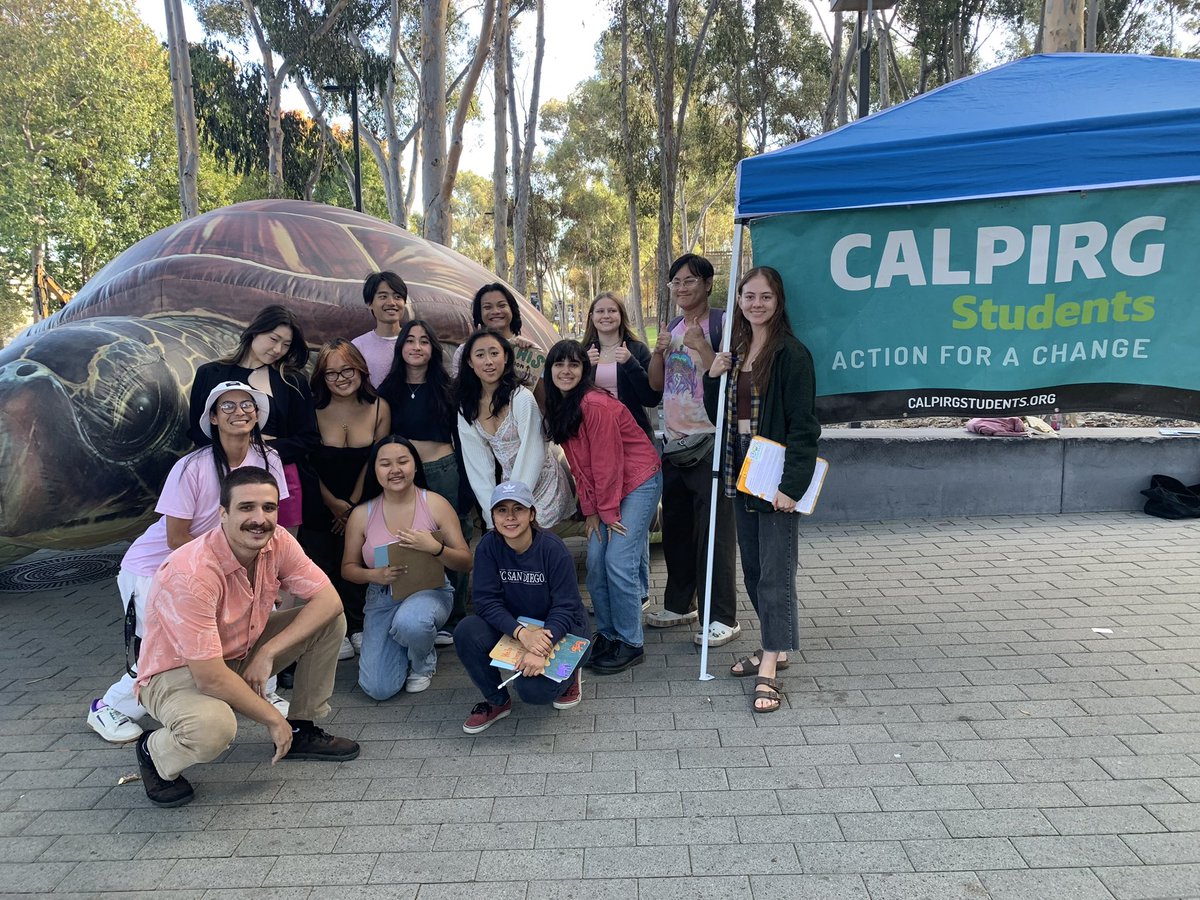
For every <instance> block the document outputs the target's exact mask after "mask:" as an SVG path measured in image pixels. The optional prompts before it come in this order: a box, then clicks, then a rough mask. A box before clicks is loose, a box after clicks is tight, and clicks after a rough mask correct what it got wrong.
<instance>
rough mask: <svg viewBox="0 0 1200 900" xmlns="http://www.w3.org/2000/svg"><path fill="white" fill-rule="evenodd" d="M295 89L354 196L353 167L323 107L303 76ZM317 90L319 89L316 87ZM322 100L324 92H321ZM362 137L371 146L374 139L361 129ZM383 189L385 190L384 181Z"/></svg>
mask: <svg viewBox="0 0 1200 900" xmlns="http://www.w3.org/2000/svg"><path fill="white" fill-rule="evenodd" d="M296 90H298V91H299V92H300V96H301V97H303V98H304V105H305V106H307V107H308V114H309V116H311V117H312V120H313V121H314V122H315V123H316V124H317V127H318V128H320V129H321V134H322V136H323V137H324V138H325V143H326V145H327V146H328V147H329V148H330V149H331V150H332V151H333V158H334V161H335V162H337V165H338V168H339V169H340V170H341V173H342V177H343V178H345V179H346V190H347V191H348V192H349V194H350V196H351V197H353V196H354V167H353V166H352V165H351V164H350V160H348V159H346V154H345V153H343V152H342V145H341V144H339V143H338V140H337V137H336V136H335V135H334V133H333V129H332V128H331V127H330V126H329V121H328V120H327V119H326V118H325V112H324V109H323V107H321V106H318V105H317V101H316V98H314V97H313V93H312V89H311V88H309V86H308V84H307V82H305V80H304V79H303V78H297V79H296ZM318 92H320V89H319V88H318ZM322 100H324V94H322ZM363 137H365V138H367V146H368V147H369V148H370V147H371V142H372V140H373V139H374V135H372V134H371V133H370V132H369V131H363ZM372 149H373V148H372ZM384 181H385V188H384V189H385V190H386V181H387V179H386V178H385V179H384Z"/></svg>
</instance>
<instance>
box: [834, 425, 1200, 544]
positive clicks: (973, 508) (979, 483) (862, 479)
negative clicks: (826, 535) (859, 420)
mask: <svg viewBox="0 0 1200 900" xmlns="http://www.w3.org/2000/svg"><path fill="white" fill-rule="evenodd" d="M821 455H822V456H823V457H825V458H826V459H828V460H829V475H828V477H827V479H826V482H825V487H824V489H823V491H822V493H821V499H820V502H819V503H818V508H817V511H816V513H814V515H813V517H812V518H813V519H814V520H816V521H822V522H839V521H862V520H878V519H910V518H918V517H931V516H934V517H936V516H994V515H1029V514H1038V513H1073V512H1105V511H1111V510H1124V509H1128V510H1140V509H1141V508H1142V505H1143V503H1144V502H1145V498H1144V497H1143V496H1142V495H1141V494H1140V493H1138V492H1139V491H1141V490H1142V489H1143V488H1145V487H1148V486H1149V484H1150V476H1151V475H1154V474H1156V473H1162V474H1164V475H1173V476H1175V477H1176V478H1178V479H1180V480H1181V481H1183V482H1184V483H1185V484H1195V483H1197V482H1200V438H1197V437H1164V436H1162V435H1160V434H1159V433H1158V429H1155V428H1066V429H1063V430H1062V431H1061V432H1059V436H1058V437H1050V436H1046V437H1026V438H1004V437H981V436H980V435H974V434H968V433H967V432H966V431H962V430H957V429H949V428H861V429H859V428H854V429H849V428H836V429H827V430H826V431H825V433H824V434H823V435H822V437H821Z"/></svg>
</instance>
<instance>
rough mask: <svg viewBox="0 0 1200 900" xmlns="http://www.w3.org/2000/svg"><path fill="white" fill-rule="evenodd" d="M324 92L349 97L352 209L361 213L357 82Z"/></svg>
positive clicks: (330, 87) (327, 87)
mask: <svg viewBox="0 0 1200 900" xmlns="http://www.w3.org/2000/svg"><path fill="white" fill-rule="evenodd" d="M325 90H327V91H337V92H338V93H341V94H349V95H350V127H351V128H352V129H353V130H354V209H355V210H356V211H357V212H362V211H363V204H362V153H361V151H360V150H359V143H358V82H355V83H354V84H351V85H344V84H327V85H325Z"/></svg>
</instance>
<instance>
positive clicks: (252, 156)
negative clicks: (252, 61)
mask: <svg viewBox="0 0 1200 900" xmlns="http://www.w3.org/2000/svg"><path fill="white" fill-rule="evenodd" d="M188 49H189V55H190V57H191V62H192V89H193V93H194V96H195V102H196V118H197V125H198V127H199V131H200V137H201V139H202V140H203V141H204V143H205V144H207V145H208V146H209V147H210V148H211V149H212V151H213V153H214V154H215V155H216V158H217V159H218V160H219V161H220V162H221V163H223V164H225V165H226V166H227V167H228V168H230V169H231V170H232V171H234V172H237V173H238V174H240V175H248V174H250V173H251V172H253V171H255V170H256V169H259V168H263V169H265V167H266V162H265V159H266V150H267V87H266V84H265V83H264V81H263V74H262V67H261V66H256V65H241V64H239V63H238V62H236V61H235V60H234V59H233V58H232V57H230V56H229V55H228V54H227V53H225V52H224V51H223V50H222V49H221V47H220V45H219V44H217V43H215V42H214V41H211V40H210V41H207V42H205V43H203V44H192V45H191V46H190V47H189V48H188Z"/></svg>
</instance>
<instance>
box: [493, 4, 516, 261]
mask: <svg viewBox="0 0 1200 900" xmlns="http://www.w3.org/2000/svg"><path fill="white" fill-rule="evenodd" d="M508 26H509V23H508V0H497V3H496V27H495V28H493V29H492V93H493V95H494V96H493V103H492V126H493V134H494V136H495V148H494V152H493V155H492V259H493V260H494V262H493V263H492V265H493V267H494V268H495V270H496V275H497V276H499V277H500V279H501V280H503V281H508V90H509V88H508V53H509V48H508ZM513 174H514V175H516V173H515V172H514V173H513Z"/></svg>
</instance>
